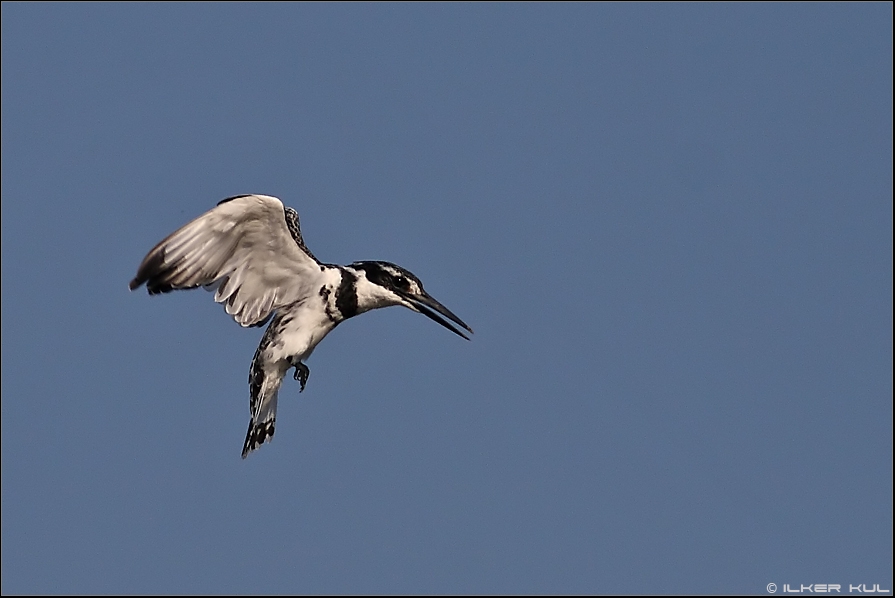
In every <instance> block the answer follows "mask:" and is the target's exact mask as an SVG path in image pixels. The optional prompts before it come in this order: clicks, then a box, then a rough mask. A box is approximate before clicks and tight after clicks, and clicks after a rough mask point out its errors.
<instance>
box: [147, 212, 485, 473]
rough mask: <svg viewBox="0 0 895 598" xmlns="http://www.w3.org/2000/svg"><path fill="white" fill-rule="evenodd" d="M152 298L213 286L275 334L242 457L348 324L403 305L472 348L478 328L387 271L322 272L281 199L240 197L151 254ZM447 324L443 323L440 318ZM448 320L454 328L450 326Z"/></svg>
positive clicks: (399, 271)
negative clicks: (316, 356)
mask: <svg viewBox="0 0 895 598" xmlns="http://www.w3.org/2000/svg"><path fill="white" fill-rule="evenodd" d="M144 283H145V284H146V289H147V290H148V291H149V294H150V295H155V294H158V293H167V292H170V291H175V290H181V289H194V288H197V287H205V288H206V289H208V290H211V291H214V292H215V294H214V300H215V301H216V302H218V303H222V304H223V305H224V309H225V310H226V311H227V313H228V314H230V315H231V316H233V319H234V320H236V321H237V322H238V323H239V324H240V325H241V326H244V327H245V326H262V325H264V324H265V323H267V322H268V321H269V320H270V325H269V326H268V328H267V331H266V332H265V333H264V337H263V338H262V339H261V344H260V345H259V346H258V349H257V350H256V351H255V357H254V359H252V365H251V368H250V371H249V394H250V403H249V411H250V413H251V420H250V421H249V429H248V432H247V434H246V439H245V444H244V445H243V449H242V457H243V458H245V457H246V456H247V455H248V454H249V453H250V452H252V451H253V450H255V449H256V448H258V447H259V446H261V445H262V444H264V443H265V442H267V441H268V440H270V439H271V437H272V436H273V434H274V424H275V423H276V415H277V395H278V392H279V389H280V385H281V383H282V381H283V377H284V376H285V375H286V373H287V372H288V370H289V369H290V368H295V379H296V380H298V381H300V383H301V388H300V391H299V392H301V391H302V390H304V388H305V384H306V383H307V380H308V375H309V374H310V371H309V370H308V367H307V366H306V365H305V364H304V361H305V360H306V359H307V358H308V357H310V355H311V353H312V352H313V351H314V347H316V346H317V344H318V343H320V341H322V340H323V338H324V337H325V336H326V335H327V334H329V332H330V331H332V329H333V328H335V327H336V326H337V325H338V324H340V323H341V322H343V321H344V320H346V319H348V318H351V317H353V316H356V315H358V314H362V313H364V312H366V311H369V310H371V309H377V308H380V307H388V306H390V305H403V306H404V307H407V308H410V309H412V310H414V311H417V312H420V313H422V314H424V315H426V316H428V317H429V318H431V319H433V320H435V321H436V322H438V323H439V324H441V325H442V326H444V327H446V328H448V329H449V330H451V331H452V332H455V333H456V334H458V335H460V336H462V337H463V338H465V339H467V340H469V339H468V337H467V336H466V335H464V334H463V333H462V332H461V331H460V330H458V329H457V328H456V327H454V326H453V325H452V324H451V323H450V322H448V320H450V321H451V322H454V323H455V324H457V325H459V326H460V327H462V328H464V329H465V330H467V331H469V332H472V329H471V328H470V327H469V326H467V325H466V324H465V323H463V321H462V320H460V318H458V317H457V316H455V315H454V314H453V313H452V312H451V311H450V310H449V309H447V308H446V307H444V306H443V305H441V304H440V303H439V302H438V301H436V300H435V299H433V298H432V297H431V296H429V294H428V293H426V291H425V290H424V289H423V284H422V283H421V282H420V280H419V279H418V278H417V277H416V276H414V275H413V274H411V273H410V272H408V271H407V270H405V269H404V268H401V267H400V266H396V265H395V264H392V263H389V262H376V261H367V262H354V263H353V264H350V265H348V266H336V265H331V264H324V263H321V262H320V261H319V260H318V259H317V258H316V257H314V254H312V253H311V252H310V250H308V248H307V246H306V245H305V243H304V240H303V239H302V236H301V228H300V225H299V220H298V213H297V212H296V211H295V210H293V209H292V208H287V207H283V204H282V203H281V202H280V200H279V199H277V198H276V197H271V196H268V195H237V196H235V197H230V198H227V199H225V200H223V201H221V202H220V203H219V204H218V205H217V207H215V208H214V209H212V210H209V211H208V212H206V213H205V214H203V215H201V216H199V217H198V218H196V219H195V220H193V221H192V222H190V223H189V224H186V225H185V226H183V227H181V228H180V229H178V230H176V231H174V232H173V233H171V234H170V235H168V236H167V237H166V238H165V239H163V240H162V241H161V242H160V243H159V244H158V245H156V246H155V247H153V249H152V250H151V251H150V252H149V253H148V254H147V255H146V257H145V258H144V259H143V262H142V263H141V264H140V267H139V268H138V270H137V275H136V276H135V277H134V279H133V280H132V281H131V282H130V288H131V290H134V289H136V288H138V287H139V286H140V285H142V284H144ZM442 316H443V317H442ZM445 318H447V319H445Z"/></svg>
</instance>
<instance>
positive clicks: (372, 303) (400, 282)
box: [350, 262, 472, 340]
mask: <svg viewBox="0 0 895 598" xmlns="http://www.w3.org/2000/svg"><path fill="white" fill-rule="evenodd" d="M350 268H352V269H353V270H355V271H356V272H357V273H358V274H359V275H360V276H361V277H362V278H364V279H366V281H367V283H369V284H368V285H364V287H366V288H363V287H362V286H361V285H359V286H358V302H359V304H361V309H364V310H367V309H375V308H377V307H387V306H389V305H403V306H404V307H407V308H409V309H412V310H413V311H416V312H419V313H421V314H423V315H424V316H427V317H429V318H431V319H433V320H435V321H436V322H438V323H439V324H441V325H442V326H444V327H445V328H447V329H448V330H450V331H451V332H454V333H456V334H459V335H460V336H462V337H463V338H465V339H466V340H469V337H468V336H466V335H465V334H463V333H462V332H460V331H459V330H458V329H457V328H455V327H454V326H453V325H452V324H451V323H450V322H448V321H447V320H445V319H444V318H447V319H448V320H451V322H454V323H455V324H457V325H459V326H461V327H463V328H464V329H465V330H468V331H469V332H470V333H471V332H472V328H470V327H469V326H467V325H466V324H465V323H464V322H463V320H461V319H460V318H458V317H457V316H455V315H454V314H453V312H451V310H449V309H448V308H446V307H445V306H443V305H442V304H441V303H439V302H438V301H436V300H435V299H434V298H432V296H430V295H429V293H427V292H426V290H425V289H424V288H423V283H422V282H421V281H420V279H419V278H417V277H416V276H414V275H413V273H412V272H409V271H408V270H405V269H404V268H402V267H401V266H397V265H395V264H392V263H391V262H354V263H353V264H351V266H350ZM439 314H440V315H439ZM441 316H444V318H442V317H441Z"/></svg>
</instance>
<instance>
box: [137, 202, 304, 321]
mask: <svg viewBox="0 0 895 598" xmlns="http://www.w3.org/2000/svg"><path fill="white" fill-rule="evenodd" d="M319 274H320V266H319V264H317V262H316V261H315V260H314V259H313V258H312V257H311V256H310V255H309V254H308V253H307V252H306V251H303V250H302V248H301V247H299V245H298V244H297V242H296V241H295V240H294V238H293V237H292V235H291V234H290V232H289V228H288V226H287V223H286V215H285V208H284V207H283V204H282V203H281V202H280V200H279V199H277V198H276V197H270V196H267V195H245V196H239V197H235V198H233V199H231V200H229V201H226V202H224V203H221V204H218V206H217V207H215V208H213V209H211V210H209V211H208V212H206V213H204V214H202V215H201V216H199V217H198V218H196V219H195V220H193V221H192V222H190V223H188V224H186V225H184V226H183V227H181V228H179V229H178V230H176V231H174V232H173V233H171V234H170V235H168V236H167V237H166V238H165V239H164V240H162V241H161V242H160V243H159V244H158V245H156V246H155V247H154V248H153V249H152V250H151V251H150V252H149V253H148V254H147V255H146V257H145V258H144V259H143V262H142V263H141V264H140V267H139V268H138V269H137V275H136V276H135V277H134V279H133V280H132V281H131V283H130V288H131V290H133V289H136V288H138V287H139V286H140V285H142V284H144V283H145V284H146V289H147V290H148V291H149V293H150V294H153V295H154V294H156V293H167V292H170V291H174V290H180V289H194V288H197V287H200V286H204V287H205V288H207V289H209V290H213V291H215V295H214V300H215V301H216V302H218V303H223V304H224V309H225V310H226V312H227V313H228V314H230V315H231V316H233V318H234V319H235V320H236V321H237V322H238V323H239V324H240V325H242V326H253V325H258V324H259V323H262V322H264V321H265V320H267V319H268V318H269V317H270V316H271V314H272V313H273V312H274V311H276V310H277V309H280V308H282V307H285V306H286V305H290V304H292V303H295V302H296V301H298V300H300V299H301V298H302V297H304V296H306V295H307V294H308V293H309V292H310V290H311V288H312V287H313V285H314V284H315V282H316V279H317V277H319Z"/></svg>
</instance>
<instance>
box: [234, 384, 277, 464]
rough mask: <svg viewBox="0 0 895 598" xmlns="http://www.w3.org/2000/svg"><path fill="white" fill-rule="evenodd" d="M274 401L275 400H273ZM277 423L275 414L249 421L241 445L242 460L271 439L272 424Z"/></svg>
mask: <svg viewBox="0 0 895 598" xmlns="http://www.w3.org/2000/svg"><path fill="white" fill-rule="evenodd" d="M274 401H276V398H274ZM276 421H277V416H276V414H275V413H272V414H270V417H269V418H267V419H264V420H260V421H256V420H255V418H254V417H252V419H251V420H250V421H249V431H248V432H246V441H245V444H243V445H242V458H243V459H245V458H246V457H248V456H249V453H251V452H252V451H253V450H255V449H256V448H258V447H259V446H261V445H262V444H264V443H265V442H268V441H269V440H270V439H271V438H273V432H274V424H275V423H276Z"/></svg>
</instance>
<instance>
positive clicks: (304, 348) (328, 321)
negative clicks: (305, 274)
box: [269, 297, 337, 361]
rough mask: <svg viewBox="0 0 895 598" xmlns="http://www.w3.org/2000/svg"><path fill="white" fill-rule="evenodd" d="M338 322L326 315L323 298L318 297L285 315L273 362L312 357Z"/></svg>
mask: <svg viewBox="0 0 895 598" xmlns="http://www.w3.org/2000/svg"><path fill="white" fill-rule="evenodd" d="M336 323H337V322H336V321H334V320H333V318H331V317H330V316H329V315H328V314H327V305H326V302H325V301H324V300H323V298H322V297H315V298H313V299H311V300H308V301H306V302H305V303H303V304H302V305H301V306H299V307H297V308H295V309H293V310H291V311H290V312H289V313H288V314H284V315H283V317H282V318H281V320H280V321H279V322H278V323H277V326H278V329H277V331H276V334H275V335H274V339H275V341H274V342H272V343H271V345H270V348H269V351H270V358H271V359H272V360H274V361H279V360H281V359H287V358H290V357H296V356H297V357H298V358H299V359H305V358H307V357H308V356H310V354H311V352H312V351H313V350H314V347H316V346H317V344H318V343H319V342H320V341H322V340H323V338H324V337H325V336H326V335H327V334H329V333H330V331H331V330H332V329H333V328H335V327H336Z"/></svg>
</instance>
